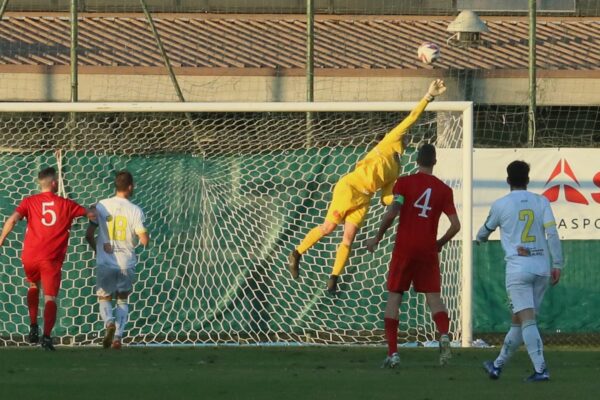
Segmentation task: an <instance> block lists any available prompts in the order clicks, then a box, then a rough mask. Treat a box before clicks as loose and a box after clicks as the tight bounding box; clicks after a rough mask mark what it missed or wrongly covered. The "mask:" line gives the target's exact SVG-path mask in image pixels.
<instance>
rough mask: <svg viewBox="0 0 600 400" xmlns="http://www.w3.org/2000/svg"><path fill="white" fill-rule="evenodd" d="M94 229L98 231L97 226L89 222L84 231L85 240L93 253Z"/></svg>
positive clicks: (94, 244)
mask: <svg viewBox="0 0 600 400" xmlns="http://www.w3.org/2000/svg"><path fill="white" fill-rule="evenodd" d="M96 229H98V224H97V223H95V222H93V221H90V224H89V225H88V227H87V230H86V231H85V240H86V242H88V244H89V245H90V247H91V248H92V250H93V251H94V252H95V251H96Z"/></svg>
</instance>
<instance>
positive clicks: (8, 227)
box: [0, 211, 23, 246]
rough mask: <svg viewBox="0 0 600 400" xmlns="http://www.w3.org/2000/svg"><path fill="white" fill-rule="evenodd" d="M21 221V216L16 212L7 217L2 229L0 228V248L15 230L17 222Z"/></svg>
mask: <svg viewBox="0 0 600 400" xmlns="http://www.w3.org/2000/svg"><path fill="white" fill-rule="evenodd" d="M22 219H23V216H22V215H21V214H19V213H18V212H16V211H15V212H14V213H12V215H11V216H10V217H8V219H7V220H6V222H5V223H4V227H3V228H2V234H1V235H0V246H2V245H3V244H4V241H5V240H6V237H7V236H8V234H9V233H11V232H12V230H13V229H14V228H15V225H17V222H19V221H20V220H22Z"/></svg>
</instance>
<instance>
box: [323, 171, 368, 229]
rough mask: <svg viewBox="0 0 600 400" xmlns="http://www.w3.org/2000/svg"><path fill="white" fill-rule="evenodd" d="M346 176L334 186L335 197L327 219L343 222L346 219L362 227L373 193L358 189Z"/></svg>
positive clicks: (336, 222) (337, 222)
mask: <svg viewBox="0 0 600 400" xmlns="http://www.w3.org/2000/svg"><path fill="white" fill-rule="evenodd" d="M346 178H347V177H346V176H344V177H342V179H340V180H339V182H338V183H337V184H336V185H335V187H334V188H333V198H332V199H331V204H330V205H329V210H328V211H327V216H326V217H325V220H326V221H330V222H333V223H335V224H341V223H342V222H344V221H347V222H351V223H352V224H354V225H356V226H358V227H360V226H361V225H362V223H363V221H364V220H365V217H366V216H367V212H368V211H369V204H370V202H371V195H369V194H366V193H362V192H360V191H358V190H356V189H355V188H354V187H353V186H352V185H350V184H349V182H348V180H347V179H346Z"/></svg>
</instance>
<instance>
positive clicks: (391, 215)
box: [367, 201, 402, 253]
mask: <svg viewBox="0 0 600 400" xmlns="http://www.w3.org/2000/svg"><path fill="white" fill-rule="evenodd" d="M401 208H402V204H401V203H399V202H397V201H394V202H393V203H392V204H391V205H390V206H389V207H388V208H387V209H386V211H385V214H383V217H382V219H381V224H380V225H379V230H378V231H377V235H376V236H375V237H374V238H371V239H369V240H367V250H369V251H370V252H371V253H372V252H374V251H375V248H376V247H377V245H378V244H379V242H381V239H383V235H385V233H386V232H387V230H388V229H389V228H390V226H392V224H393V223H394V220H395V219H396V216H397V215H399V214H400V209H401Z"/></svg>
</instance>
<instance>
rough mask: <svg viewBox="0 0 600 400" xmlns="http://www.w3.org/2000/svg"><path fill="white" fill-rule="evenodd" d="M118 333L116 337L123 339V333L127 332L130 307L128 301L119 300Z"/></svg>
mask: <svg viewBox="0 0 600 400" xmlns="http://www.w3.org/2000/svg"><path fill="white" fill-rule="evenodd" d="M116 314H117V319H116V323H117V333H116V335H117V336H118V337H120V338H122V337H123V331H125V324H126V323H127V317H128V316H129V305H128V304H127V300H121V299H117V312H116Z"/></svg>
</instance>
